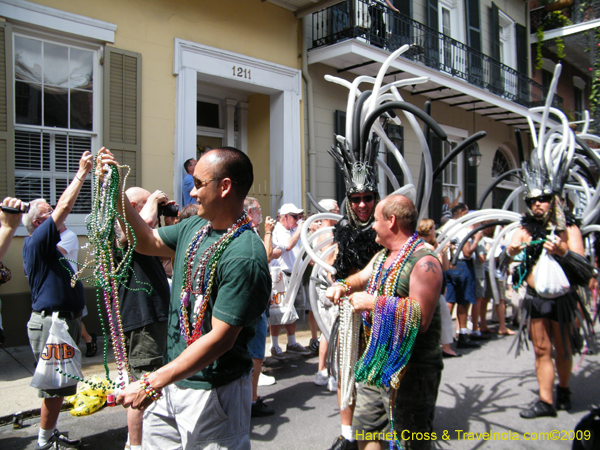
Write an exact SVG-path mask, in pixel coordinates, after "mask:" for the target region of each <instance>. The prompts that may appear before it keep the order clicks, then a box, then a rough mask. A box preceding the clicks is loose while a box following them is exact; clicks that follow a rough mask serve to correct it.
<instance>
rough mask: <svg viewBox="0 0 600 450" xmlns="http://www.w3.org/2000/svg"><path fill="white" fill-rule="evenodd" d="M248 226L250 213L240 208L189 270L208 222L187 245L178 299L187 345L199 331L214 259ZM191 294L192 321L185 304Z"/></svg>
mask: <svg viewBox="0 0 600 450" xmlns="http://www.w3.org/2000/svg"><path fill="white" fill-rule="evenodd" d="M250 229H251V224H250V217H249V216H248V214H247V213H246V211H244V213H243V214H242V216H241V217H240V218H239V219H238V220H237V222H236V223H234V224H233V226H232V227H231V228H229V229H228V230H227V232H226V233H225V234H224V235H223V236H221V237H220V238H219V239H218V240H217V241H216V242H215V243H213V244H212V245H210V246H209V247H208V248H207V249H206V250H204V252H203V253H202V256H201V257H200V260H199V262H198V266H197V267H196V270H195V271H194V273H193V274H192V271H193V265H194V261H195V259H196V256H197V254H198V249H199V248H200V246H201V244H202V242H203V241H204V239H205V238H206V237H207V236H208V235H209V234H210V233H211V231H212V225H211V224H210V223H208V224H207V225H205V226H204V227H202V228H200V229H199V230H198V232H197V233H196V234H195V235H194V237H193V238H192V240H191V242H190V244H189V245H188V248H187V250H186V252H185V257H184V263H183V266H184V267H185V271H184V273H183V281H182V286H183V289H182V291H181V302H180V305H179V324H180V330H181V335H182V336H183V337H184V339H185V341H186V343H187V345H190V344H192V343H193V342H194V341H196V340H197V339H198V338H199V337H200V336H201V335H202V325H203V324H204V314H205V312H206V307H207V306H208V303H209V301H210V294H211V292H212V288H213V284H214V278H215V275H216V273H217V263H218V261H219V259H220V258H221V256H222V255H223V252H224V251H225V249H226V248H227V247H228V246H229V244H231V242H232V241H233V240H234V239H236V238H237V237H239V236H240V235H241V234H242V233H243V232H244V231H246V230H250ZM194 282H195V284H196V286H197V287H196V289H194V287H193V284H194ZM192 295H194V296H195V302H194V310H193V314H192V321H191V323H190V318H189V313H188V308H189V307H190V301H191V296H192Z"/></svg>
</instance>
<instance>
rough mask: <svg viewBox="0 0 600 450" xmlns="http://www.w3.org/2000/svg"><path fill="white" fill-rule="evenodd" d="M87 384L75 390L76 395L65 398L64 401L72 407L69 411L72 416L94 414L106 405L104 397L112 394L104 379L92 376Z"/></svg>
mask: <svg viewBox="0 0 600 450" xmlns="http://www.w3.org/2000/svg"><path fill="white" fill-rule="evenodd" d="M88 381H89V383H91V384H93V385H94V386H91V385H90V384H89V383H86V384H82V385H81V386H79V388H78V389H77V394H75V395H72V396H70V397H67V398H66V400H67V401H68V402H69V403H70V404H72V405H73V409H72V410H71V411H69V412H70V413H71V415H72V416H75V417H81V416H87V415H90V414H93V413H95V412H96V411H98V410H99V409H100V408H102V407H103V406H104V404H105V403H106V396H107V395H108V394H109V393H110V392H112V389H111V387H110V384H109V382H108V380H107V379H106V378H100V377H98V376H97V375H94V376H93V377H92V378H90V379H89V380H88Z"/></svg>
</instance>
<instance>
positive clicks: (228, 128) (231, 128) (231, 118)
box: [223, 98, 237, 147]
mask: <svg viewBox="0 0 600 450" xmlns="http://www.w3.org/2000/svg"><path fill="white" fill-rule="evenodd" d="M236 105H237V100H232V99H230V98H227V99H225V136H224V139H223V141H224V142H223V145H224V146H227V147H234V146H235V106H236Z"/></svg>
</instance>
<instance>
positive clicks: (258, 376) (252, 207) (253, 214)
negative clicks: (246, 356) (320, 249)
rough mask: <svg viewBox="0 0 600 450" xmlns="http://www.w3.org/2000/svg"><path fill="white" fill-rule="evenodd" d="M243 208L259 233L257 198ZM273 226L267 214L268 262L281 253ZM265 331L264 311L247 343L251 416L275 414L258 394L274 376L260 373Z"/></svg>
mask: <svg viewBox="0 0 600 450" xmlns="http://www.w3.org/2000/svg"><path fill="white" fill-rule="evenodd" d="M244 209H245V210H246V211H247V212H248V214H249V215H250V220H251V223H252V229H253V230H254V232H255V233H256V234H259V232H258V226H259V225H260V223H261V222H262V210H261V208H260V204H259V203H258V200H257V199H255V198H254V197H246V200H244ZM273 228H275V221H274V220H273V219H271V217H269V216H267V218H266V220H265V237H264V239H263V244H264V245H265V251H266V253H267V261H268V262H271V261H272V260H273V258H274V257H275V255H277V256H281V253H282V252H281V250H280V249H275V250H274V249H273ZM269 297H270V296H269ZM267 331H268V325H267V311H265V312H264V313H263V314H262V316H260V318H259V319H258V322H257V323H256V334H255V335H254V337H253V338H252V340H251V341H250V343H249V344H248V348H249V349H250V355H251V356H252V364H253V365H254V370H253V371H252V410H251V416H252V417H265V416H271V415H273V414H275V411H274V410H273V408H270V407H268V406H267V405H266V404H265V402H264V401H263V400H262V399H261V398H260V397H259V396H258V386H259V385H262V386H270V385H272V384H275V377H271V376H269V375H265V374H264V373H262V367H263V361H264V359H265V346H266V343H267Z"/></svg>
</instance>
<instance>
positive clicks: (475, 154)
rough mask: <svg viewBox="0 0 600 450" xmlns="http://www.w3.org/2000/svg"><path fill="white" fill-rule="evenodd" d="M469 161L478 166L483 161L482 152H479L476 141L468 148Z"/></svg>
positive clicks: (473, 165) (470, 164)
mask: <svg viewBox="0 0 600 450" xmlns="http://www.w3.org/2000/svg"><path fill="white" fill-rule="evenodd" d="M467 161H469V166H471V167H478V166H479V164H480V163H481V153H480V152H479V145H478V144H477V142H476V143H474V144H473V145H471V146H470V147H469V150H467Z"/></svg>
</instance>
